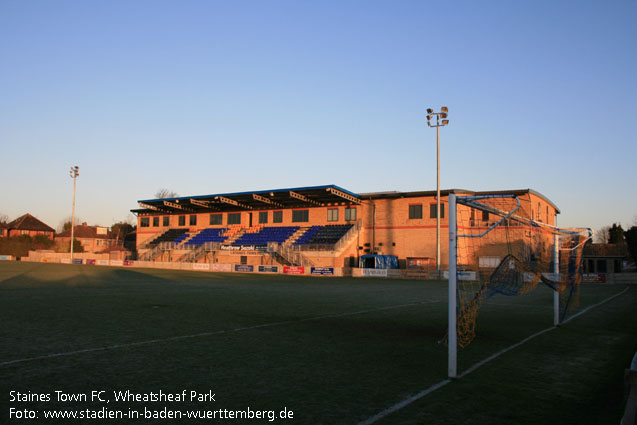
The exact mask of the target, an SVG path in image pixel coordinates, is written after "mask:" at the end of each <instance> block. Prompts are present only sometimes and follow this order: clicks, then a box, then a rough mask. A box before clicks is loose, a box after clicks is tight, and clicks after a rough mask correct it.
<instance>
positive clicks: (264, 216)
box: [259, 211, 268, 224]
mask: <svg viewBox="0 0 637 425" xmlns="http://www.w3.org/2000/svg"><path fill="white" fill-rule="evenodd" d="M267 222H268V212H267V211H261V212H259V223H261V224H264V223H267Z"/></svg>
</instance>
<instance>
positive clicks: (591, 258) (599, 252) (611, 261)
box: [583, 243, 629, 274]
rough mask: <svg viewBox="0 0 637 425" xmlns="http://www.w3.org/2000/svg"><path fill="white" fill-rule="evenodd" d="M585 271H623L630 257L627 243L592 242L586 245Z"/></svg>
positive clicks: (603, 272)
mask: <svg viewBox="0 0 637 425" xmlns="http://www.w3.org/2000/svg"><path fill="white" fill-rule="evenodd" d="M583 257H584V273H588V274H590V273H598V274H605V273H621V272H622V271H624V264H625V263H626V261H627V260H628V259H629V256H628V247H627V246H626V244H624V243H622V244H612V243H591V244H588V245H586V246H585V247H584V253H583Z"/></svg>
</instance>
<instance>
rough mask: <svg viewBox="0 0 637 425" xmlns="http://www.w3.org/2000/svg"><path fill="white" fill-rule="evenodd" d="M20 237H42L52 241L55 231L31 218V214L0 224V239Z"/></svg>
mask: <svg viewBox="0 0 637 425" xmlns="http://www.w3.org/2000/svg"><path fill="white" fill-rule="evenodd" d="M21 235H27V236H31V237H33V236H38V235H42V236H45V237H46V238H48V239H51V240H53V238H54V237H55V229H53V228H52V227H51V226H49V225H47V224H45V223H43V222H42V221H40V220H38V219H37V218H35V217H33V216H32V215H31V214H25V215H23V216H21V217H19V218H16V219H15V220H13V221H12V222H10V223H6V224H0V237H9V238H10V237H13V236H21Z"/></svg>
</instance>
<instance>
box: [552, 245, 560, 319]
mask: <svg viewBox="0 0 637 425" xmlns="http://www.w3.org/2000/svg"><path fill="white" fill-rule="evenodd" d="M553 279H554V280H556V281H558V282H559V281H560V280H561V278H560V236H559V235H555V236H554V238H553ZM559 325H560V292H559V291H558V290H557V288H556V289H555V290H554V291H553V326H559Z"/></svg>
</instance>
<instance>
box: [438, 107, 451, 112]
mask: <svg viewBox="0 0 637 425" xmlns="http://www.w3.org/2000/svg"><path fill="white" fill-rule="evenodd" d="M440 111H441V112H449V108H447V107H446V106H443V107H442V108H440Z"/></svg>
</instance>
